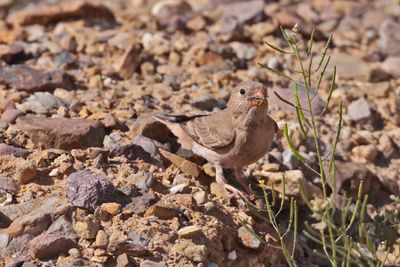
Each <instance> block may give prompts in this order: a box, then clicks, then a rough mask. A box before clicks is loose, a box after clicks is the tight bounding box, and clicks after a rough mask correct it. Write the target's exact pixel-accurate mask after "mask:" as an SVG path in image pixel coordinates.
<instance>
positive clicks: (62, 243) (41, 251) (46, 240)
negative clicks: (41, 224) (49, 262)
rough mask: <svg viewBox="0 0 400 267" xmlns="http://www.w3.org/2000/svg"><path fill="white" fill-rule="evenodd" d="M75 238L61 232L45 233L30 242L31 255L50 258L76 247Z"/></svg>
mask: <svg viewBox="0 0 400 267" xmlns="http://www.w3.org/2000/svg"><path fill="white" fill-rule="evenodd" d="M76 246H77V244H76V242H75V241H74V240H72V239H70V238H68V237H66V236H64V235H63V234H61V233H57V232H56V233H43V234H41V235H39V236H37V237H35V238H34V239H32V241H31V242H30V252H31V255H32V256H33V257H35V258H38V259H42V260H44V259H50V258H53V257H56V256H58V255H60V254H66V253H67V252H68V250H70V249H71V248H73V247H76Z"/></svg>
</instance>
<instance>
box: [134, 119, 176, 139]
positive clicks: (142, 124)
mask: <svg viewBox="0 0 400 267" xmlns="http://www.w3.org/2000/svg"><path fill="white" fill-rule="evenodd" d="M130 129H131V130H130V133H129V136H130V137H131V138H134V137H136V136H138V135H143V136H145V137H148V138H150V139H152V140H157V141H158V142H160V143H165V142H168V138H169V135H170V130H169V129H168V128H167V126H165V125H164V124H162V123H161V122H159V121H157V120H156V119H154V118H153V116H152V115H151V114H148V115H143V116H141V117H139V118H138V119H137V120H136V121H135V122H134V124H133V125H132V126H131V127H130Z"/></svg>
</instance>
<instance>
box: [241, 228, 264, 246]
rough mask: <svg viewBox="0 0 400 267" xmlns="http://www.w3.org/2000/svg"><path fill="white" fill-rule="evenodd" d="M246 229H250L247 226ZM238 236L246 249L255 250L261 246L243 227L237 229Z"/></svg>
mask: <svg viewBox="0 0 400 267" xmlns="http://www.w3.org/2000/svg"><path fill="white" fill-rule="evenodd" d="M247 227H249V228H251V226H249V225H248V226H247ZM238 235H239V239H240V241H241V243H242V244H243V245H244V246H245V247H247V248H252V249H257V248H259V247H260V245H261V242H260V240H258V239H257V238H256V237H255V236H254V234H253V233H252V232H250V231H249V230H248V229H247V228H246V227H245V226H242V227H240V228H239V230H238Z"/></svg>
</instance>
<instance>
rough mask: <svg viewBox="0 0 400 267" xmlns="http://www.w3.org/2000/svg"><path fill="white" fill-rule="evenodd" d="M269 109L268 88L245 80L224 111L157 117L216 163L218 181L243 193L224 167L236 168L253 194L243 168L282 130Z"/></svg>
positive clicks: (183, 141)
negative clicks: (228, 179) (224, 170)
mask: <svg viewBox="0 0 400 267" xmlns="http://www.w3.org/2000/svg"><path fill="white" fill-rule="evenodd" d="M267 111H268V90H267V88H266V87H265V86H264V85H263V84H262V83H260V82H257V81H242V82H240V83H239V84H238V85H237V86H235V87H234V88H233V90H231V94H230V97H229V100H228V103H227V106H226V108H225V109H223V110H220V111H216V112H212V113H209V114H200V115H193V116H186V115H155V116H154V118H155V119H156V120H158V121H160V122H161V123H163V124H165V125H166V126H167V127H168V128H169V130H170V131H171V132H172V133H173V134H174V135H175V136H176V137H177V138H178V142H179V143H180V144H181V146H182V147H183V148H184V149H188V150H192V151H193V153H194V154H196V155H198V156H201V157H203V158H204V159H206V160H207V161H208V162H210V163H211V164H213V165H214V167H215V174H216V175H215V180H216V182H217V183H220V184H223V185H224V186H225V188H226V189H227V190H229V191H231V192H232V193H234V194H236V193H238V194H240V196H243V194H242V191H240V190H239V189H237V188H236V187H234V186H232V185H230V184H229V183H228V182H227V180H226V178H225V176H224V172H223V169H224V168H233V169H234V171H235V172H234V174H235V178H236V180H237V181H238V182H239V183H240V184H241V185H242V186H243V188H244V190H245V195H246V196H249V195H250V194H251V193H250V190H249V187H248V184H247V182H246V179H245V176H244V172H243V168H244V167H245V166H247V165H249V164H251V163H254V162H256V161H257V160H259V159H260V158H262V157H263V156H264V155H265V154H266V153H267V152H268V151H269V150H270V149H271V146H272V142H273V139H274V136H275V133H276V132H277V130H278V125H277V123H276V122H275V121H274V120H273V119H272V118H271V117H270V116H269V115H268V114H267Z"/></svg>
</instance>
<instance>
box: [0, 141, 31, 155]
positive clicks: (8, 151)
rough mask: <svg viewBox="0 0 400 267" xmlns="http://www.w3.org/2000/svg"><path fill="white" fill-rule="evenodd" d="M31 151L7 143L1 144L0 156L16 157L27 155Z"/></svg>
mask: <svg viewBox="0 0 400 267" xmlns="http://www.w3.org/2000/svg"><path fill="white" fill-rule="evenodd" d="M29 154H30V152H29V151H28V150H26V149H23V148H18V147H13V146H10V145H7V144H0V156H3V155H8V156H11V155H12V156H14V157H23V158H25V157H27V156H28V155H29Z"/></svg>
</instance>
